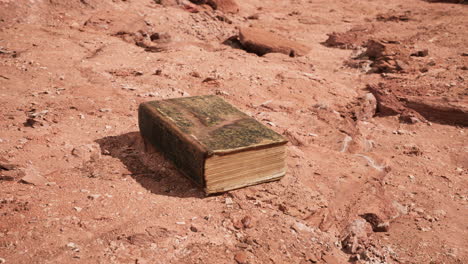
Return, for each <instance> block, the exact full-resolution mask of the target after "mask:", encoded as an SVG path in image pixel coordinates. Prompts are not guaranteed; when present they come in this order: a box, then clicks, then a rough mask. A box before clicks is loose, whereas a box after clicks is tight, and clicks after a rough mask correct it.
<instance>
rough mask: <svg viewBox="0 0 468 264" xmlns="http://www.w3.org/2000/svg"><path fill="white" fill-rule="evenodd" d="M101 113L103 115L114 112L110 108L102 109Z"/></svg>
mask: <svg viewBox="0 0 468 264" xmlns="http://www.w3.org/2000/svg"><path fill="white" fill-rule="evenodd" d="M99 112H101V113H107V112H112V109H110V108H101V109H99Z"/></svg>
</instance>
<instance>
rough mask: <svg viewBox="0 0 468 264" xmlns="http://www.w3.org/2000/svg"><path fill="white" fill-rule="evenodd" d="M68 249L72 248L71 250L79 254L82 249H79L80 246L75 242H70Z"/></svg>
mask: <svg viewBox="0 0 468 264" xmlns="http://www.w3.org/2000/svg"><path fill="white" fill-rule="evenodd" d="M67 247H68V248H70V249H71V250H73V251H75V252H78V251H80V249H79V248H78V245H77V244H75V243H73V242H68V243H67Z"/></svg>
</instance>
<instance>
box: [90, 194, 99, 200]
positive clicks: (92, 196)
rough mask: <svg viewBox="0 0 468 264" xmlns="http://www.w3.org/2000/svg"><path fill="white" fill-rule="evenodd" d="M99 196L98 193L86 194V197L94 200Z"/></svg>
mask: <svg viewBox="0 0 468 264" xmlns="http://www.w3.org/2000/svg"><path fill="white" fill-rule="evenodd" d="M99 197H101V195H100V194H91V195H88V199H91V200H96V199H98V198H99Z"/></svg>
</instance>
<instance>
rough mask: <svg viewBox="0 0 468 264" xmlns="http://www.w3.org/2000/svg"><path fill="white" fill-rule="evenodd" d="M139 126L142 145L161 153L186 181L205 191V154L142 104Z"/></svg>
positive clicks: (168, 122) (171, 124)
mask: <svg viewBox="0 0 468 264" xmlns="http://www.w3.org/2000/svg"><path fill="white" fill-rule="evenodd" d="M138 124H139V127H140V133H141V136H142V137H143V139H144V140H145V142H146V143H147V144H148V143H149V144H151V145H152V146H154V147H155V148H156V149H158V150H159V151H161V152H162V153H163V155H164V156H165V157H166V158H167V159H169V160H171V161H172V162H173V163H174V165H175V166H176V167H177V168H178V169H179V171H180V172H182V173H183V174H184V175H185V176H186V177H188V178H189V179H191V180H193V181H194V182H195V183H197V184H198V185H200V186H201V187H205V180H204V167H205V158H206V157H205V156H206V153H207V151H206V150H205V149H203V147H201V145H200V144H198V142H196V141H195V140H194V139H192V138H189V136H188V135H187V134H185V133H184V132H182V131H180V129H179V128H177V127H176V126H175V125H174V124H173V122H172V121H171V120H169V119H168V118H167V117H166V116H164V115H163V114H161V113H160V112H159V111H158V110H157V109H155V108H154V106H150V105H148V104H145V103H143V104H141V105H140V107H139V109H138Z"/></svg>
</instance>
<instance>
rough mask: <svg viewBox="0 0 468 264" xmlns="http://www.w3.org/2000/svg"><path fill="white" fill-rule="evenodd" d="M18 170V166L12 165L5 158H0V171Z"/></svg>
mask: <svg viewBox="0 0 468 264" xmlns="http://www.w3.org/2000/svg"><path fill="white" fill-rule="evenodd" d="M16 168H18V165H16V164H13V163H11V162H9V161H8V160H6V159H5V158H0V170H14V169H16Z"/></svg>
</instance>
